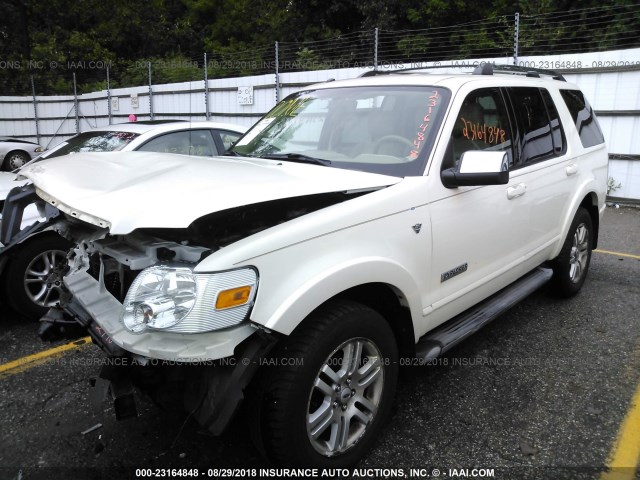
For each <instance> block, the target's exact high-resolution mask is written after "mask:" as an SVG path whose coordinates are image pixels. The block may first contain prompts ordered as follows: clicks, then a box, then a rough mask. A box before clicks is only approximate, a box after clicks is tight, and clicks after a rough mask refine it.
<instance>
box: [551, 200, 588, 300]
mask: <svg viewBox="0 0 640 480" xmlns="http://www.w3.org/2000/svg"><path fill="white" fill-rule="evenodd" d="M592 245H593V222H592V221H591V215H589V212H587V210H585V209H584V208H582V207H580V208H578V211H577V212H576V216H575V217H574V218H573V222H572V223H571V227H570V228H569V233H568V235H567V238H566V240H565V242H564V245H563V246H562V250H561V251H560V255H558V257H557V258H556V259H555V261H554V264H553V287H554V293H556V294H558V295H559V296H561V297H572V296H573V295H575V294H576V293H578V292H579V291H580V289H581V288H582V285H583V283H584V281H585V279H586V278H587V272H588V271H589V264H590V262H591V250H592Z"/></svg>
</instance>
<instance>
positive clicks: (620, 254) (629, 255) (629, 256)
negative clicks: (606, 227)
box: [594, 248, 640, 260]
mask: <svg viewBox="0 0 640 480" xmlns="http://www.w3.org/2000/svg"><path fill="white" fill-rule="evenodd" d="M594 252H596V253H606V254H607V255H615V256H617V257H627V258H635V259H636V260H640V255H632V254H630V253H620V252H610V251H609V250H600V249H599V248H598V249H597V250H594Z"/></svg>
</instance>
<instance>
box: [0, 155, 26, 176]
mask: <svg viewBox="0 0 640 480" xmlns="http://www.w3.org/2000/svg"><path fill="white" fill-rule="evenodd" d="M30 159H31V158H30V157H29V155H28V154H27V153H25V152H17V151H16V152H9V154H8V155H7V156H6V157H5V159H4V165H3V167H4V170H7V171H9V172H10V171H12V170H15V169H16V168H20V167H21V166H23V165H24V164H25V163H27V162H28V161H29V160H30Z"/></svg>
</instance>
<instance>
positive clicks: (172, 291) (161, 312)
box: [121, 265, 258, 333]
mask: <svg viewBox="0 0 640 480" xmlns="http://www.w3.org/2000/svg"><path fill="white" fill-rule="evenodd" d="M257 282H258V276H257V273H256V271H255V270H254V269H252V268H242V269H238V270H230V271H227V272H217V273H194V272H193V270H191V269H190V268H188V267H185V266H170V265H159V266H154V267H149V268H147V269H145V270H143V271H142V272H141V273H140V274H139V275H138V277H137V278H136V279H135V281H134V282H133V284H132V285H131V288H129V291H128V292H127V296H126V298H125V300H124V303H123V309H122V315H121V321H122V323H123V324H124V326H125V327H126V328H127V329H128V330H129V331H130V332H132V333H142V332H144V331H146V330H147V329H152V330H163V331H168V332H177V333H198V332H207V331H211V330H219V329H222V328H227V327H231V326H233V325H237V324H238V323H240V322H242V321H244V320H246V318H247V317H248V315H249V311H250V309H251V307H252V306H253V299H254V298H255V293H256V287H257Z"/></svg>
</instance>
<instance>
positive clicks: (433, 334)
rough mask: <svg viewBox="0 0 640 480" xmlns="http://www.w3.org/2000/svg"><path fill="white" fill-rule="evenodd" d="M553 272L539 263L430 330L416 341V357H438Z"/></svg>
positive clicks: (531, 290)
mask: <svg viewBox="0 0 640 480" xmlns="http://www.w3.org/2000/svg"><path fill="white" fill-rule="evenodd" d="M552 275H553V271H552V270H551V269H550V268H543V267H539V268H537V269H535V270H532V271H531V272H530V273H528V274H527V275H525V276H524V277H522V278H521V279H519V280H517V281H516V282H514V283H513V284H511V285H509V286H508V287H506V288H504V289H502V290H500V291H499V292H498V293H496V294H495V295H493V296H491V297H489V298H488V299H487V300H485V301H484V302H482V303H479V304H478V305H476V306H474V307H471V308H470V309H469V310H467V311H466V312H463V313H461V314H460V315H459V316H458V317H455V318H453V319H451V320H449V321H448V322H446V323H445V324H444V325H441V326H440V327H438V328H435V329H434V330H432V331H430V332H429V333H427V334H426V335H425V336H423V337H422V338H421V339H420V340H419V341H418V343H417V344H416V357H417V358H421V359H424V360H425V361H429V360H433V359H435V358H437V357H439V356H440V355H442V354H443V353H444V352H446V351H447V350H449V349H450V348H452V347H454V346H455V345H457V344H458V343H460V342H461V341H462V340H464V339H465V338H467V337H468V336H470V335H472V334H473V333H475V332H477V331H478V330H480V329H481V328H482V327H484V326H485V325H486V324H487V323H489V322H491V321H493V320H495V319H496V318H497V317H498V316H500V315H501V314H502V313H504V312H506V311H507V310H509V309H510V308H511V307H513V306H514V305H515V304H516V303H518V302H520V301H521V300H523V299H524V298H525V297H527V296H529V295H531V294H532V293H533V292H535V291H536V290H537V289H538V288H540V287H541V286H542V285H544V284H545V283H547V282H548V281H549V280H550V279H551V276H552Z"/></svg>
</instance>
